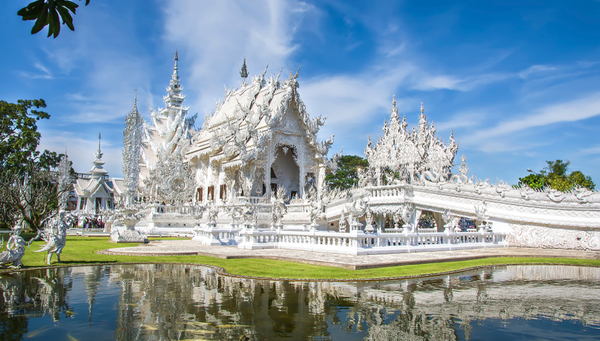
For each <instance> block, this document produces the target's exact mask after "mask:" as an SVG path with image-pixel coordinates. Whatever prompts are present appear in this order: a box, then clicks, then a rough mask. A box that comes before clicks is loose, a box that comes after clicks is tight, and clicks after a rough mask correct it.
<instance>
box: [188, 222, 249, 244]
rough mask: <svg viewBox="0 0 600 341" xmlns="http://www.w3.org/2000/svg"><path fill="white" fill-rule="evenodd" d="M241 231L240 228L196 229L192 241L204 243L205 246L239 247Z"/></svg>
mask: <svg viewBox="0 0 600 341" xmlns="http://www.w3.org/2000/svg"><path fill="white" fill-rule="evenodd" d="M240 229H241V228H240V227H238V226H230V227H229V228H217V227H216V226H215V227H212V226H205V227H196V228H195V229H194V237H193V238H192V240H194V241H199V242H202V244H203V245H238V242H239V241H240V233H239V231H240Z"/></svg>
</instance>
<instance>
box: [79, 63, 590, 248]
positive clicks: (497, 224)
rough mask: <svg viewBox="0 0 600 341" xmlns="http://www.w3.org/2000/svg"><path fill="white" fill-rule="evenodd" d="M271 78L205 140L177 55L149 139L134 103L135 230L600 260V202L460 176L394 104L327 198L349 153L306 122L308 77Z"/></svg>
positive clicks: (224, 112)
mask: <svg viewBox="0 0 600 341" xmlns="http://www.w3.org/2000/svg"><path fill="white" fill-rule="evenodd" d="M265 74H266V70H265V72H263V74H262V75H259V76H256V77H254V78H253V79H252V81H251V82H247V81H246V77H247V71H246V69H245V62H244V67H243V69H242V72H241V73H240V75H241V76H242V78H243V81H242V83H241V84H240V85H239V86H238V87H237V88H235V89H231V90H226V94H225V98H224V99H223V100H222V101H221V102H219V103H218V104H217V106H216V108H215V111H214V112H213V114H211V115H208V116H207V117H206V118H205V120H204V124H203V126H202V128H201V129H200V130H199V131H196V130H195V129H194V121H195V117H192V118H188V117H187V113H188V108H187V107H184V106H183V101H184V99H185V96H184V95H183V94H182V90H183V87H182V86H181V84H180V80H179V70H178V56H177V53H176V54H175V67H174V70H173V74H172V77H171V81H170V84H169V86H168V87H167V95H166V96H165V97H164V102H165V108H164V109H161V108H159V110H158V111H154V110H152V109H150V112H151V120H152V122H151V124H143V134H142V133H139V134H138V133H136V131H137V130H136V129H142V128H141V126H142V121H143V119H142V118H141V115H140V114H139V112H138V111H137V104H136V103H135V102H134V110H133V111H132V112H131V113H130V115H129V116H128V119H127V124H126V130H125V131H124V135H125V150H124V173H125V174H126V176H125V178H126V179H125V182H126V183H128V184H129V185H128V186H129V187H131V190H132V191H133V192H136V186H135V184H136V183H137V195H130V197H132V198H134V197H135V198H137V199H135V200H137V202H145V203H146V210H145V211H144V212H146V213H147V214H146V215H145V217H144V218H143V219H142V220H141V221H140V222H139V223H138V225H137V227H138V229H140V230H144V231H147V232H153V231H154V232H157V231H162V232H166V231H188V232H191V231H193V232H194V233H195V237H194V239H196V240H201V241H203V242H204V243H206V244H208V245H237V246H238V247H240V248H250V249H260V248H288V249H301V250H314V251H325V252H340V253H351V254H372V253H394V252H414V251H428V250H455V249H461V248H475V247H498V246H508V245H519V246H533V247H553V248H555V247H558V248H572V249H594V250H599V249H600V233H599V232H598V231H599V230H600V193H598V192H596V191H589V190H587V189H583V188H578V189H575V190H573V191H572V192H570V193H563V192H558V191H556V190H552V189H544V190H542V191H534V190H532V189H531V188H529V187H526V186H524V187H519V188H515V187H513V186H509V185H507V184H506V183H504V182H500V183H499V184H497V185H492V184H490V183H489V182H488V181H487V180H486V181H481V180H478V179H476V178H474V177H473V176H471V177H469V175H468V166H467V164H466V162H465V158H464V156H463V157H462V159H461V161H462V163H461V166H460V168H459V169H458V171H459V172H458V173H457V174H455V173H453V172H452V167H453V166H454V165H455V164H454V160H455V156H456V153H457V151H458V144H457V142H456V141H455V139H454V136H453V134H451V135H450V138H449V140H448V143H444V142H443V141H442V140H441V139H440V138H439V137H437V136H436V130H435V128H434V124H433V123H431V124H429V123H428V121H427V117H426V115H425V111H424V109H423V105H422V104H421V114H420V117H419V124H418V126H417V127H415V128H413V129H412V130H408V129H407V127H408V125H407V123H406V119H405V118H402V119H400V116H399V115H398V109H397V107H396V101H395V99H394V100H393V103H392V109H391V114H390V119H389V122H387V121H386V122H385V123H384V126H383V134H382V136H381V137H380V138H379V139H378V140H377V142H376V143H373V142H372V141H371V139H370V138H369V140H368V141H366V145H367V147H366V149H365V156H366V158H367V160H368V161H369V167H368V168H366V169H363V170H361V171H360V173H359V178H360V179H359V185H358V186H356V187H354V188H351V189H346V190H331V189H329V188H328V186H327V185H326V183H325V175H326V174H327V173H328V172H334V171H335V170H336V167H337V160H338V158H339V155H337V154H336V155H334V156H333V157H331V158H328V152H329V149H330V147H331V145H332V144H333V137H330V138H329V139H327V140H326V141H319V140H318V138H317V134H318V132H319V128H320V127H321V126H322V125H323V124H324V122H325V118H323V117H317V118H311V117H310V115H309V114H308V111H307V109H306V107H305V105H304V103H303V102H302V100H301V98H300V95H299V92H298V89H299V86H298V72H296V73H295V74H294V73H293V72H290V75H289V77H287V79H283V80H280V76H281V72H280V74H279V75H277V76H275V77H271V78H268V79H267V78H265ZM136 127H138V128H136ZM140 131H141V130H140ZM138 135H143V137H142V138H141V139H140V140H139V141H138V138H137V137H136V136H138ZM136 141H137V142H136ZM138 151H139V152H138ZM140 153H141V155H139V157H138V156H137V155H138V154H140ZM95 167H96V166H95ZM100 169H101V168H100ZM138 175H139V177H140V181H137V179H138ZM86 184H87V183H86ZM130 185H131V186H130ZM90 186H91V185H90ZM132 200H134V199H132ZM424 219H428V221H427V224H423V220H424ZM465 219H466V220H468V221H474V223H475V224H476V226H471V225H468V226H467V225H466V224H465V223H464V222H465Z"/></svg>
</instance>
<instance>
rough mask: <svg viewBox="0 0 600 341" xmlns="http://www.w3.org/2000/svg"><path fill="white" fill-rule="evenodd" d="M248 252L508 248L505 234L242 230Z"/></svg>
mask: <svg viewBox="0 0 600 341" xmlns="http://www.w3.org/2000/svg"><path fill="white" fill-rule="evenodd" d="M240 236H241V239H242V242H241V243H240V244H239V245H238V247H240V248H245V249H293V250H305V251H319V252H331V253H346V254H355V255H361V254H383V253H401V252H419V251H444V250H459V249H472V248H488V247H503V246H506V240H505V238H506V235H505V234H501V233H493V232H485V233H482V232H452V233H443V232H432V233H402V232H398V233H389V232H387V233H381V234H380V233H364V232H363V231H352V232H350V233H339V232H328V231H286V230H253V229H243V230H241V231H240Z"/></svg>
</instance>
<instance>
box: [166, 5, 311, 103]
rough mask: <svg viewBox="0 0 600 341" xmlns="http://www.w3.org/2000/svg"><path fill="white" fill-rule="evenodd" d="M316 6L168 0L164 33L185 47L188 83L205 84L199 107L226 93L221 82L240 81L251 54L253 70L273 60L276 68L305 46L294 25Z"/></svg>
mask: <svg viewBox="0 0 600 341" xmlns="http://www.w3.org/2000/svg"><path fill="white" fill-rule="evenodd" d="M311 10H312V7H311V6H309V5H307V4H305V3H303V2H296V1H289V2H288V1H276V0H270V1H267V0H264V1H253V2H236V1H229V0H224V1H192V0H187V1H171V2H168V3H166V4H165V13H166V14H165V26H164V27H165V33H164V36H163V37H164V39H165V40H166V41H167V42H168V43H169V44H171V45H172V46H175V47H177V48H179V49H180V51H185V52H184V53H183V54H182V55H181V57H180V60H182V59H186V62H185V63H187V65H190V66H191V70H182V72H184V73H185V74H186V75H187V80H182V82H183V83H184V86H185V85H187V84H189V86H188V88H194V89H202V93H200V94H198V96H197V97H198V100H197V101H196V102H195V103H189V105H191V106H192V107H193V108H196V110H200V111H202V109H201V108H204V109H207V108H208V109H209V110H212V108H213V105H214V101H215V100H216V99H218V98H221V97H222V96H223V90H222V88H221V87H220V86H218V84H219V83H221V84H226V85H227V86H228V87H230V86H231V84H236V83H238V82H240V78H239V70H240V68H241V65H242V60H243V58H244V57H245V58H246V61H247V64H248V69H249V73H250V75H256V74H259V73H260V72H262V71H263V70H264V67H265V66H266V65H267V64H269V65H271V66H272V67H271V68H270V70H272V73H276V72H277V71H278V70H279V69H280V68H281V67H288V66H287V65H286V64H287V63H288V60H289V58H290V56H291V55H292V53H293V52H294V51H296V49H298V48H299V46H298V45H297V44H295V43H294V41H293V35H294V31H295V29H296V28H297V25H298V23H299V22H300V21H301V20H302V18H303V17H304V16H307V15H310V12H311Z"/></svg>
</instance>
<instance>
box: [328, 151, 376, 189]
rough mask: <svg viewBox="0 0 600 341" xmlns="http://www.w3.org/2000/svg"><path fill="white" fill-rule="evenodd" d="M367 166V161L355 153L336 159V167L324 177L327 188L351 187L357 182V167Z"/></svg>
mask: <svg viewBox="0 0 600 341" xmlns="http://www.w3.org/2000/svg"><path fill="white" fill-rule="evenodd" d="M366 167H369V161H367V160H365V159H364V158H362V157H360V156H356V155H344V156H342V157H341V158H340V160H339V161H338V169H337V171H336V172H334V173H329V174H327V176H326V177H325V181H327V185H328V186H329V188H331V189H333V188H339V189H345V188H351V187H352V186H354V185H356V184H357V183H358V169H359V168H366Z"/></svg>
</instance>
